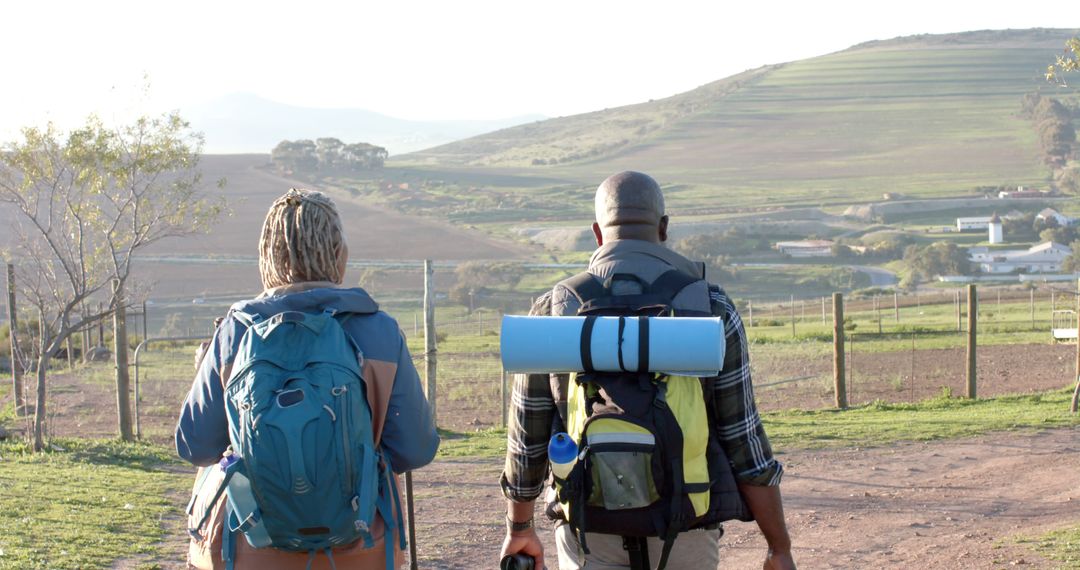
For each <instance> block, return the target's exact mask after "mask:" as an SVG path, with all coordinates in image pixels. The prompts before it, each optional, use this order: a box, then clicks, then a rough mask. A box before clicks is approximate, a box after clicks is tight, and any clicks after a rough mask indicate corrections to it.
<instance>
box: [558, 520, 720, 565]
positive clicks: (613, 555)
mask: <svg viewBox="0 0 1080 570" xmlns="http://www.w3.org/2000/svg"><path fill="white" fill-rule="evenodd" d="M585 540H587V541H588V543H589V555H588V556H585V555H583V554H581V545H580V544H578V540H577V536H575V535H574V531H573V530H571V529H570V525H566V524H563V525H559V526H558V527H557V528H556V529H555V546H556V548H557V550H558V551H559V569H560V570H580V569H582V568H584V569H587V570H616V569H619V570H624V569H626V568H630V559H629V558H628V557H627V554H626V551H625V550H623V541H622V537H621V536H615V535H611V534H594V533H588V534H587V535H585ZM663 549H664V543H663V542H661V541H660V540H659V539H657V538H650V539H649V564H650V567H651V568H656V565H657V564H658V563H659V562H660V553H661V552H662V551H663ZM719 564H720V531H719V530H692V531H688V532H684V533H682V534H680V535H679V537H678V538H677V539H675V545H674V546H672V547H671V556H670V557H669V558H668V564H667V568H669V569H670V570H690V569H693V570H714V569H715V568H716V567H717V566H719Z"/></svg>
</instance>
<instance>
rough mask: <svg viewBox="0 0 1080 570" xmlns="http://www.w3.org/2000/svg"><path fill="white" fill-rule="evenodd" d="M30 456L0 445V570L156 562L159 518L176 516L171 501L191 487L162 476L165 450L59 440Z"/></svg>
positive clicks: (167, 459)
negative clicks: (149, 558)
mask: <svg viewBox="0 0 1080 570" xmlns="http://www.w3.org/2000/svg"><path fill="white" fill-rule="evenodd" d="M52 443H53V446H54V447H52V448H50V450H49V451H46V452H44V453H39V454H33V453H30V452H29V451H28V449H27V448H26V446H25V445H24V444H22V443H18V442H10V441H9V442H4V443H2V444H0V456H2V457H3V460H0V487H2V488H3V489H4V491H3V493H0V528H2V529H4V531H3V533H0V550H2V551H3V554H2V556H0V569H7V568H10V569H23V568H55V569H61V568H105V567H109V566H111V565H112V563H113V562H115V561H116V560H119V559H122V558H127V557H131V556H135V555H139V554H153V553H155V552H156V550H157V543H158V542H159V541H160V540H161V539H162V537H163V536H164V532H165V529H163V528H162V526H161V518H162V517H164V516H166V515H169V514H176V513H175V511H176V504H175V503H174V501H173V500H170V498H169V494H170V493H174V492H177V491H180V490H182V489H185V488H187V487H188V486H189V485H190V482H189V481H187V480H186V478H183V477H179V476H178V475H177V474H175V473H170V472H168V471H165V470H163V468H165V467H167V466H170V465H174V464H177V461H176V460H175V459H174V458H173V457H172V453H171V452H169V451H168V450H166V449H165V448H164V447H159V446H151V445H145V444H123V443H119V442H117V441H102V440H66V439H65V440H55V441H53V442H52Z"/></svg>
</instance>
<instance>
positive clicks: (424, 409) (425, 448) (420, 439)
mask: <svg viewBox="0 0 1080 570" xmlns="http://www.w3.org/2000/svg"><path fill="white" fill-rule="evenodd" d="M381 446H382V448H383V449H384V450H385V451H386V453H387V456H388V457H389V459H390V465H391V467H393V469H394V471H395V472H396V473H404V472H406V471H412V470H414V469H419V468H421V467H423V466H425V465H427V464H428V463H431V461H432V460H433V459H435V454H436V453H437V452H438V451H439V433H438V431H436V429H435V422H434V420H433V419H432V418H431V407H430V406H428V403H427V399H426V398H425V397H424V391H423V388H422V386H421V384H420V375H419V374H418V373H417V372H416V367H415V366H413V361H412V355H410V354H409V347H408V346H406V344H405V339H404V338H401V344H400V347H399V350H398V362H397V373H396V375H395V376H394V387H393V388H392V389H391V392H390V404H389V407H388V408H387V410H386V424H385V425H384V426H383V433H382V442H381Z"/></svg>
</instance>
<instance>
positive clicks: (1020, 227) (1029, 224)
mask: <svg viewBox="0 0 1080 570" xmlns="http://www.w3.org/2000/svg"><path fill="white" fill-rule="evenodd" d="M1037 224H1041V222H1039V221H1038V220H1036V219H1035V214H1033V213H1031V212H1028V213H1026V214H1024V215H1022V216H1015V217H1009V218H1002V219H1001V232H1002V234H1003V235H1004V236H1006V237H1007V238H1008V239H1010V240H1012V241H1034V240H1035V239H1036V238H1038V235H1039V234H1038V232H1039V231H1041V230H1040V229H1038V228H1037Z"/></svg>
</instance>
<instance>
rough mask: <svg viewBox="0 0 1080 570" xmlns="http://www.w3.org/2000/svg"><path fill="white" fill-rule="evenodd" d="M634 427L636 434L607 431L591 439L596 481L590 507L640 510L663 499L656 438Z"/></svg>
mask: <svg viewBox="0 0 1080 570" xmlns="http://www.w3.org/2000/svg"><path fill="white" fill-rule="evenodd" d="M608 421H609V422H610V421H612V420H608ZM615 421H617V420H615ZM618 423H623V424H625V423H626V422H618ZM634 427H635V428H636V429H635V430H634V431H632V432H607V431H605V432H602V433H590V434H589V435H588V436H587V440H588V444H589V464H590V469H589V471H590V473H589V475H590V477H591V479H592V481H591V482H592V486H591V492H590V493H589V497H588V500H587V504H588V505H590V506H593V507H603V508H604V509H607V510H609V511H617V510H625V509H638V508H641V507H647V506H649V505H651V504H653V503H655V502H656V501H657V500H658V499H659V498H660V494H659V493H658V492H657V490H656V480H655V478H654V477H653V453H654V451H655V449H656V438H655V437H654V436H653V434H652V433H648V432H645V433H641V432H640V431H637V430H639V429H641V428H639V427H638V426H634ZM590 431H592V430H590Z"/></svg>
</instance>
